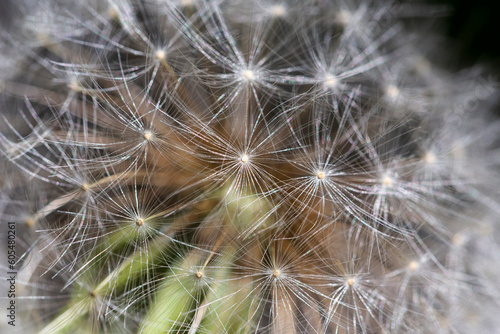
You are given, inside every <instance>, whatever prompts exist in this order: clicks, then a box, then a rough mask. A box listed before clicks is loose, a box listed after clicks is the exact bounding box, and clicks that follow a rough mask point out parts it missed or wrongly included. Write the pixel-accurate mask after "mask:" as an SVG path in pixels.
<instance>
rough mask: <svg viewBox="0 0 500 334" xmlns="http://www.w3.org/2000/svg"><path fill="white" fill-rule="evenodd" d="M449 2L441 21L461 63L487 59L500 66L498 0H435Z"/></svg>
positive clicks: (465, 65)
mask: <svg viewBox="0 0 500 334" xmlns="http://www.w3.org/2000/svg"><path fill="white" fill-rule="evenodd" d="M433 2H435V3H439V4H445V5H447V6H449V9H450V12H449V15H448V16H445V18H444V23H445V27H446V30H447V34H448V36H449V37H451V38H452V39H453V40H454V43H455V44H456V47H457V49H458V56H459V59H458V64H459V65H460V67H467V66H471V65H473V64H474V63H477V62H480V63H487V64H489V65H493V66H495V67H496V68H497V69H499V68H500V16H499V15H498V14H499V10H500V2H498V0H437V1H433ZM495 5H496V6H495Z"/></svg>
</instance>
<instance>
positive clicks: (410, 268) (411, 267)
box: [408, 260, 420, 271]
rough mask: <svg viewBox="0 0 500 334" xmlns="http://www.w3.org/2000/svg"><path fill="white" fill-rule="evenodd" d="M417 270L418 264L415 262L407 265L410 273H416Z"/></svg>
mask: <svg viewBox="0 0 500 334" xmlns="http://www.w3.org/2000/svg"><path fill="white" fill-rule="evenodd" d="M419 268H420V263H418V262H417V261H415V260H413V261H410V263H409V264H408V269H409V270H410V271H417V270H418V269H419Z"/></svg>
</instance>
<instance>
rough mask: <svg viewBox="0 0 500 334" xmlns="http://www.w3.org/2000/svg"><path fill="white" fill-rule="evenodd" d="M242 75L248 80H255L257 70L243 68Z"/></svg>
mask: <svg viewBox="0 0 500 334" xmlns="http://www.w3.org/2000/svg"><path fill="white" fill-rule="evenodd" d="M241 77H242V78H243V79H244V80H246V81H253V80H255V72H254V71H252V70H249V69H246V70H243V71H242V72H241Z"/></svg>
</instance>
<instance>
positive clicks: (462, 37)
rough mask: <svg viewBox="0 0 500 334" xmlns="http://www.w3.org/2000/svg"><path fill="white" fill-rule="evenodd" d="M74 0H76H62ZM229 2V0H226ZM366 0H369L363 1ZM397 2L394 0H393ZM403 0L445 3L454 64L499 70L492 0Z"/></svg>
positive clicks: (6, 11) (498, 20)
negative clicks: (481, 64) (480, 64)
mask: <svg viewBox="0 0 500 334" xmlns="http://www.w3.org/2000/svg"><path fill="white" fill-rule="evenodd" d="M65 1H78V0H65ZM229 1H230V0H229ZM366 1H370V0H366ZM397 1H398V0H397ZM16 2H17V3H22V2H23V1H22V0H0V26H3V27H2V28H5V27H6V26H8V25H9V24H10V23H11V22H13V21H14V20H16V17H17V14H18V13H16V11H15V10H14V8H13V6H12V4H13V3H16ZM401 2H406V3H414V4H419V3H420V4H422V3H430V4H437V5H440V6H441V5H445V6H446V7H447V10H446V15H445V16H444V17H441V18H440V19H439V26H440V27H443V26H444V28H445V30H446V33H447V35H448V37H450V38H451V39H452V42H451V47H452V48H453V50H454V52H455V56H456V58H455V61H456V63H455V64H453V65H456V66H458V67H460V68H463V67H468V66H471V65H473V64H474V63H477V62H480V63H483V64H487V65H489V66H494V67H496V68H497V69H500V17H496V16H497V15H498V12H497V11H496V10H495V8H494V7H495V4H496V1H495V0H417V1H415V0H414V1H411V0H410V1H401Z"/></svg>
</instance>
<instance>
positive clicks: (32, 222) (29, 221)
mask: <svg viewBox="0 0 500 334" xmlns="http://www.w3.org/2000/svg"><path fill="white" fill-rule="evenodd" d="M25 223H26V225H27V226H28V227H30V228H33V227H35V223H36V222H35V218H33V217H28V218H27V219H26V220H25Z"/></svg>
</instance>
